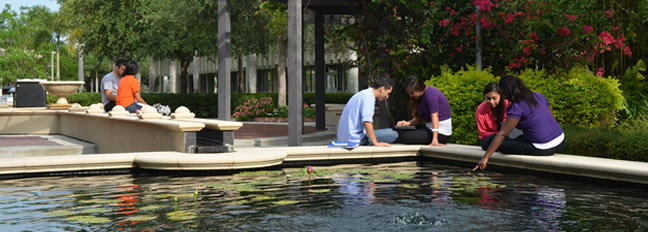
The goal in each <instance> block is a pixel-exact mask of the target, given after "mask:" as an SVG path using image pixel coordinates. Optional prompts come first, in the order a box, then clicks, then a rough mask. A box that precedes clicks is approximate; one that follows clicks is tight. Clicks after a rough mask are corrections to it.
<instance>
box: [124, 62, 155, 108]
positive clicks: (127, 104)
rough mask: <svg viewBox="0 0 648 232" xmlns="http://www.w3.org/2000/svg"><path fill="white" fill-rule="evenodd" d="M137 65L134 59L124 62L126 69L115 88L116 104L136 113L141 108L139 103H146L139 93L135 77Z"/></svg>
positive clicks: (137, 69)
mask: <svg viewBox="0 0 648 232" xmlns="http://www.w3.org/2000/svg"><path fill="white" fill-rule="evenodd" d="M138 71H139V65H138V64H137V62H135V61H130V62H128V63H127V64H126V70H124V74H123V75H122V79H121V80H120V81H119V88H117V105H120V106H123V107H124V108H126V110H127V111H128V112H131V113H137V112H138V111H139V110H140V109H142V105H140V104H139V103H142V104H145V105H148V104H147V103H146V101H144V99H142V96H141V95H140V83H139V81H137V79H135V74H137V72H138Z"/></svg>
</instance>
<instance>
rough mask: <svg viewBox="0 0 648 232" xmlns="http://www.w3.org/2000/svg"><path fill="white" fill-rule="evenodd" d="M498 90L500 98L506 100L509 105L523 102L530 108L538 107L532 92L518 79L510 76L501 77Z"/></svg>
mask: <svg viewBox="0 0 648 232" xmlns="http://www.w3.org/2000/svg"><path fill="white" fill-rule="evenodd" d="M499 88H500V91H501V93H502V96H503V97H504V98H506V99H508V100H509V102H511V105H512V104H513V103H517V102H519V101H520V100H523V101H525V102H527V103H528V104H529V106H531V108H535V107H536V106H538V101H536V99H535V97H534V95H533V92H531V90H530V89H529V88H527V87H526V85H524V82H523V81H522V79H520V78H519V77H516V76H511V75H505V76H503V77H502V78H501V79H500V81H499Z"/></svg>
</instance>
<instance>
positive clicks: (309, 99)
mask: <svg viewBox="0 0 648 232" xmlns="http://www.w3.org/2000/svg"><path fill="white" fill-rule="evenodd" d="M353 94H355V93H346V92H336V93H326V95H325V96H326V97H325V102H326V103H335V104H346V103H347V102H348V101H349V99H351V97H353ZM304 104H307V105H309V106H310V105H312V104H315V93H304Z"/></svg>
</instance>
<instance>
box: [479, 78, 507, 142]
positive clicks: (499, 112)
mask: <svg viewBox="0 0 648 232" xmlns="http://www.w3.org/2000/svg"><path fill="white" fill-rule="evenodd" d="M490 92H496V93H497V94H499V95H500V100H499V103H498V104H497V106H496V107H495V108H494V109H493V110H492V114H493V117H495V118H496V119H497V130H500V129H501V127H502V125H501V122H503V121H504V109H505V107H506V102H505V101H504V96H502V92H501V91H500V88H499V85H497V83H495V82H491V83H488V85H486V87H484V96H486V94H488V93H490Z"/></svg>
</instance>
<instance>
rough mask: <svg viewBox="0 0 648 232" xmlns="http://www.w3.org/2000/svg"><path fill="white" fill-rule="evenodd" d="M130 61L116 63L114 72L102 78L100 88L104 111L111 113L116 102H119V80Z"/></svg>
mask: <svg viewBox="0 0 648 232" xmlns="http://www.w3.org/2000/svg"><path fill="white" fill-rule="evenodd" d="M127 63H128V60H126V59H119V60H117V61H115V67H113V71H112V72H110V73H108V74H106V75H105V76H104V77H103V78H101V85H100V86H99V88H100V90H101V91H100V92H101V103H103V105H104V111H106V112H108V111H111V110H112V108H113V107H115V101H116V100H117V87H119V80H120V79H121V76H122V74H123V73H124V69H126V64H127Z"/></svg>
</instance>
